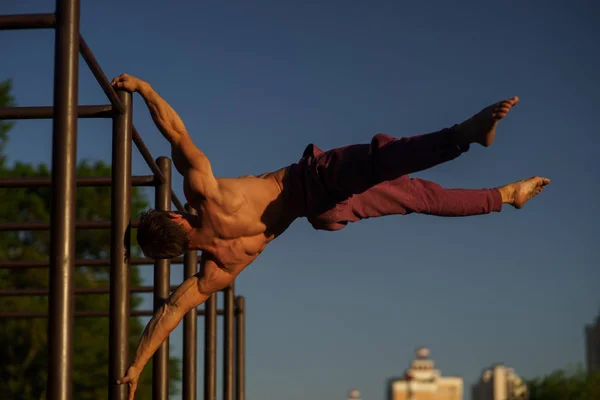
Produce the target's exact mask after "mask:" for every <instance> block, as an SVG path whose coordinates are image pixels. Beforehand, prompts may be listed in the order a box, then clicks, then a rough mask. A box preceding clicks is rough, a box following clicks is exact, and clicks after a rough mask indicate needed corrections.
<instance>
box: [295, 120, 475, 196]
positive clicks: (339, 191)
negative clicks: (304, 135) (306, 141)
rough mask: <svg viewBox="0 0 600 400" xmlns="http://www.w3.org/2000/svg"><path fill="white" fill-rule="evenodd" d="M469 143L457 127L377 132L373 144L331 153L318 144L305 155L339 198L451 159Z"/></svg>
mask: <svg viewBox="0 0 600 400" xmlns="http://www.w3.org/2000/svg"><path fill="white" fill-rule="evenodd" d="M468 149H469V145H468V144H463V143H460V142H459V138H458V134H457V132H456V130H455V129H454V128H450V129H443V130H441V131H438V132H434V133H429V134H425V135H419V136H413V137H404V138H401V139H398V138H394V137H392V136H389V135H385V134H377V135H375V136H374V137H373V138H372V140H371V142H370V143H369V144H356V145H350V146H345V147H340V148H337V149H332V150H329V151H327V152H324V153H323V152H322V151H321V150H320V149H318V148H317V147H316V146H314V145H310V146H308V147H307V149H306V151H305V154H304V157H305V158H312V161H311V162H310V165H311V170H312V171H311V173H312V174H313V175H316V179H318V181H319V184H320V185H322V186H323V187H324V188H325V189H326V191H327V193H328V194H329V195H330V196H332V197H333V200H335V201H342V200H344V199H347V198H349V197H350V196H352V195H354V194H359V193H363V192H365V191H366V190H368V189H369V188H371V187H373V186H375V185H378V184H380V183H382V182H385V181H390V180H394V179H397V178H399V177H400V176H403V175H406V174H411V173H414V172H418V171H422V170H425V169H428V168H431V167H433V166H435V165H438V164H441V163H443V162H446V161H450V160H452V159H454V158H456V157H458V156H459V155H461V154H462V153H463V152H465V151H468Z"/></svg>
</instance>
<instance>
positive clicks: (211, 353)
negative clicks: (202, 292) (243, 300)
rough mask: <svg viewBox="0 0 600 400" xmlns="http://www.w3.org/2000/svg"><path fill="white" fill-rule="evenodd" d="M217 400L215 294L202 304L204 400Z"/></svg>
mask: <svg viewBox="0 0 600 400" xmlns="http://www.w3.org/2000/svg"><path fill="white" fill-rule="evenodd" d="M216 399H217V293H214V294H213V295H211V296H210V297H209V298H208V300H206V302H205V303H204V400H216Z"/></svg>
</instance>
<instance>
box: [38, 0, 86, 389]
mask: <svg viewBox="0 0 600 400" xmlns="http://www.w3.org/2000/svg"><path fill="white" fill-rule="evenodd" d="M79 6H80V4H79V0H57V1H56V36H55V49H54V52H55V53H54V55H55V57H54V103H53V106H54V109H55V115H54V119H53V126H52V132H53V134H52V181H53V184H52V202H51V204H52V206H51V207H52V208H51V212H50V216H51V217H50V219H51V231H50V232H51V234H50V269H49V273H50V288H49V298H48V300H49V304H48V313H49V315H50V317H49V320H48V376H47V393H46V395H47V397H48V398H50V399H53V400H70V399H71V394H72V379H71V377H72V369H73V313H74V311H75V310H74V301H73V300H74V299H73V263H74V261H75V207H76V188H75V177H76V164H77V101H78V98H77V93H78V79H79V54H78V51H77V50H78V47H79Z"/></svg>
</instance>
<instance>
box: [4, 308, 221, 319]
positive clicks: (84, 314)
mask: <svg viewBox="0 0 600 400" xmlns="http://www.w3.org/2000/svg"><path fill="white" fill-rule="evenodd" d="M196 314H197V315H198V316H199V317H202V316H204V310H203V309H201V308H198V309H196ZM217 314H218V315H223V314H224V311H223V310H217ZM74 315H75V317H77V318H105V317H108V316H109V315H110V313H109V312H108V311H75V314H74ZM153 315H154V311H152V310H130V311H129V316H130V317H151V316H153ZM13 318H15V319H16V318H18V319H32V318H48V313H47V312H35V311H16V312H15V311H11V312H0V319H13Z"/></svg>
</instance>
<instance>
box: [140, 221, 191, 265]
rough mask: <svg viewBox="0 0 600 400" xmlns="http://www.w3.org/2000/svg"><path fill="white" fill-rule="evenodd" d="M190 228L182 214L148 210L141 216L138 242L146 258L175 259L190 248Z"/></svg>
mask: <svg viewBox="0 0 600 400" xmlns="http://www.w3.org/2000/svg"><path fill="white" fill-rule="evenodd" d="M190 228H191V227H190V225H189V223H188V221H187V220H186V218H185V216H184V215H182V214H181V213H177V212H172V211H160V210H148V211H146V212H143V213H142V214H141V215H140V223H139V226H138V229H137V241H138V244H139V245H140V247H141V248H142V251H143V252H144V254H145V255H146V257H150V258H153V259H161V258H173V257H177V256H179V255H181V254H182V253H183V252H184V251H185V250H187V248H188V247H189V245H190V236H189V232H190Z"/></svg>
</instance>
